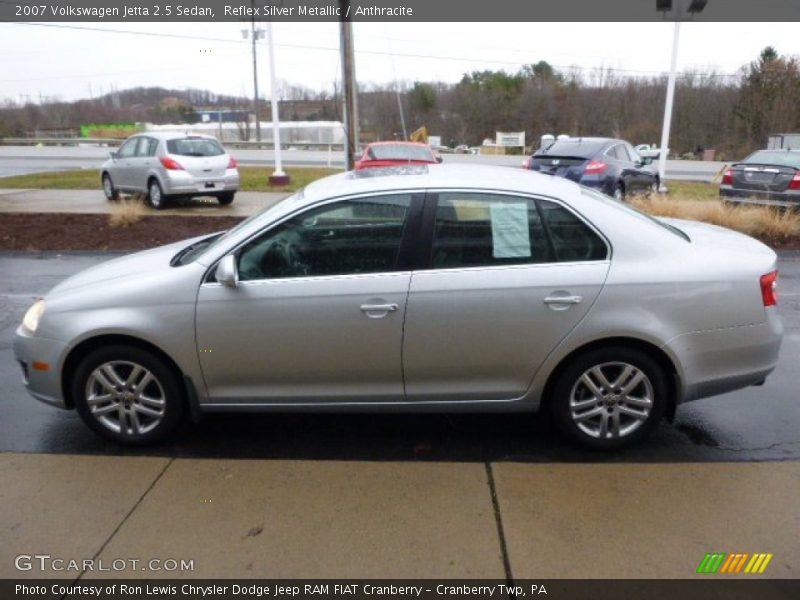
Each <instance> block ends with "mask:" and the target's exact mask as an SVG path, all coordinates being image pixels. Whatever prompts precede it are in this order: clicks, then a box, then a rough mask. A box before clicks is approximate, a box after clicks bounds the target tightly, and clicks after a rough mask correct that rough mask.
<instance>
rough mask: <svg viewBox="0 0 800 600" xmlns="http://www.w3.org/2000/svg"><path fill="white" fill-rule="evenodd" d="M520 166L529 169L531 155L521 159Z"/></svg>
mask: <svg viewBox="0 0 800 600" xmlns="http://www.w3.org/2000/svg"><path fill="white" fill-rule="evenodd" d="M522 168H523V169H530V168H531V157H530V156H529V157H528V158H526V159H525V160H523V161H522Z"/></svg>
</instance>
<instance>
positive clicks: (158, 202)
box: [147, 179, 167, 210]
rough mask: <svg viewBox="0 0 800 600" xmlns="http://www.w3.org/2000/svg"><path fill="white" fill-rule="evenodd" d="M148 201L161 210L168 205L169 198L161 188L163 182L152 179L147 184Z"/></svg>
mask: <svg viewBox="0 0 800 600" xmlns="http://www.w3.org/2000/svg"><path fill="white" fill-rule="evenodd" d="M147 201H148V202H149V203H150V206H152V207H153V208H155V209H156V210H161V209H162V208H164V206H165V205H166V202H167V199H166V197H165V196H164V190H162V189H161V184H160V183H158V179H151V180H150V183H148V184H147Z"/></svg>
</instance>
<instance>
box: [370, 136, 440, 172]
mask: <svg viewBox="0 0 800 600" xmlns="http://www.w3.org/2000/svg"><path fill="white" fill-rule="evenodd" d="M440 162H442V159H441V158H439V157H438V156H436V155H435V154H434V153H433V150H431V147H430V146H428V145H427V144H419V143H417V142H375V143H372V144H370V145H369V146H367V147H366V148H365V149H364V154H362V155H361V160H359V161H357V162H356V164H355V168H356V170H359V169H370V168H374V167H394V166H397V165H430V164H436V163H440Z"/></svg>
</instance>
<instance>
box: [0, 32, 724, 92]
mask: <svg viewBox="0 0 800 600" xmlns="http://www.w3.org/2000/svg"><path fill="white" fill-rule="evenodd" d="M10 25H23V26H28V27H51V28H55V29H73V30H79V31H93V32H97V33H114V34H120V35H139V36H148V37H160V38H170V39H184V40H193V41H204V42H209V41H212V42H220V43H225V44H238V45H241V44H242V43H247V42H246V41H242V40H234V39H228V38H213V37H208V36H193V35H182V34H177V33H159V32H153V31H131V30H125V29H106V28H97V27H86V26H81V25H65V24H61V23H22V22H20V23H10ZM275 45H276V46H280V47H283V48H295V49H302V50H320V51H327V52H336V53H338V52H339V48H338V47H337V46H320V45H311V44H295V43H286V42H282V43H276V44H275ZM356 53H357V54H359V55H374V56H390V57H392V56H394V57H397V56H401V57H404V58H419V59H427V60H447V61H457V62H469V63H472V64H475V63H482V64H498V65H514V66H522V65H524V64H528V63H526V62H524V61H509V60H498V59H490V58H477V57H464V56H447V55H436V54H423V53H417V52H387V51H385V50H364V49H361V50H357V51H356ZM551 66H552V67H553V68H554V69H558V70H561V71H576V70H577V71H582V72H590V73H597V72H604V73H609V72H611V73H621V74H630V75H631V76H640V77H641V76H650V77H652V76H660V75H666V74H667V72H666V71H647V70H641V69H623V68H619V67H604V66H599V67H581V66H577V65H555V64H551ZM694 74H695V73H692V72H689V73H684V74H683V76H686V75H694ZM703 76H704V77H715V78H738V77H739V74H736V73H713V72H712V73H704V74H703ZM6 81H7V80H6Z"/></svg>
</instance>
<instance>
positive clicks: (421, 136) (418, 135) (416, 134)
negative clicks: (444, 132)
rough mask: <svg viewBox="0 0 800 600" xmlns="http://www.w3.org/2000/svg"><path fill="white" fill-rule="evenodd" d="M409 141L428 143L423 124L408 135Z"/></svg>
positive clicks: (426, 131) (425, 128) (426, 129)
mask: <svg viewBox="0 0 800 600" xmlns="http://www.w3.org/2000/svg"><path fill="white" fill-rule="evenodd" d="M408 139H409V141H411V142H419V143H421V144H427V143H428V128H427V127H425V125H423V126H422V127H420V128H419V129H415V130H414V131H412V132H411V133H410V134H409V136H408Z"/></svg>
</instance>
